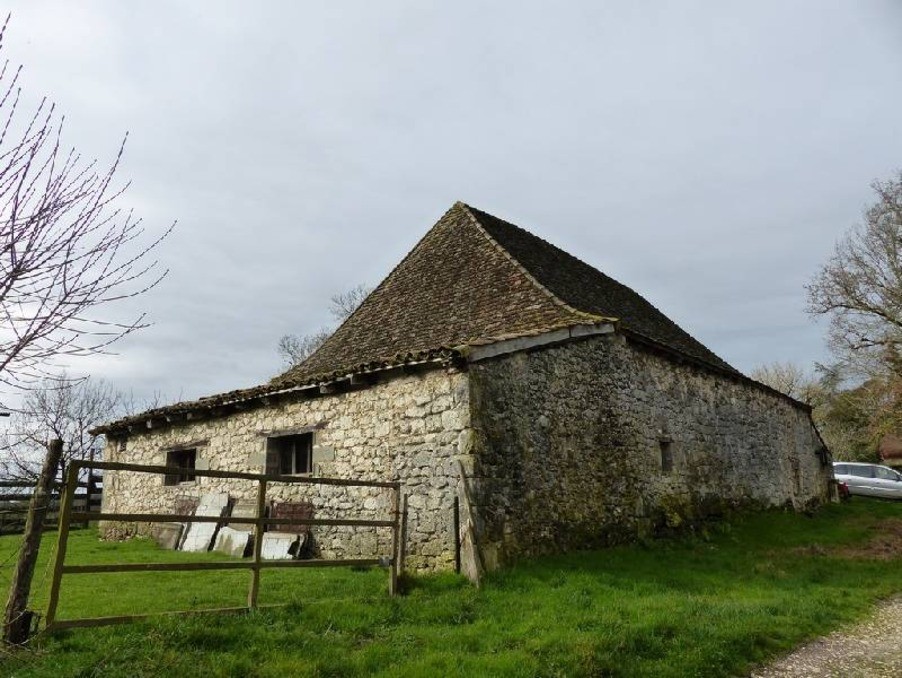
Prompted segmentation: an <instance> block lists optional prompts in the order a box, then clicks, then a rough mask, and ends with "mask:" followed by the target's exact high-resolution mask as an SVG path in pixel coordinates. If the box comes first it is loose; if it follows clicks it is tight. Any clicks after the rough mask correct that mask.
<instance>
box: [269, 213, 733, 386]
mask: <svg viewBox="0 0 902 678" xmlns="http://www.w3.org/2000/svg"><path fill="white" fill-rule="evenodd" d="M606 319H616V320H619V321H620V324H621V327H622V328H623V329H626V330H631V331H633V332H635V333H637V334H638V335H641V336H642V337H645V338H647V339H649V340H652V341H653V342H656V343H658V344H661V345H663V346H665V347H667V348H670V349H672V350H675V351H678V352H680V353H683V354H685V355H687V356H689V357H691V358H695V359H697V360H701V361H703V362H706V363H708V364H710V365H712V366H715V367H718V368H720V369H726V370H730V371H732V369H733V368H731V367H730V366H729V365H727V363H725V362H724V361H723V360H721V359H720V358H718V357H717V356H716V355H714V353H712V352H711V351H709V350H708V349H707V348H705V347H704V346H703V345H702V344H701V343H699V342H698V341H696V340H695V339H693V338H692V337H691V336H689V335H688V334H687V333H686V332H684V331H683V330H681V329H680V328H679V327H677V325H676V324H675V323H673V322H672V321H671V320H670V319H668V318H667V317H666V316H665V315H664V314H663V313H661V312H660V311H659V310H658V309H656V308H655V307H654V306H652V305H651V304H650V303H649V302H647V301H646V300H645V299H643V298H642V297H641V296H639V295H638V294H636V293H635V292H633V291H632V290H631V289H630V288H628V287H626V286H625V285H621V284H620V283H618V282H617V281H616V280H613V279H612V278H609V277H608V276H606V275H605V274H603V273H601V272H600V271H597V270H596V269H594V268H592V267H591V266H589V265H588V264H585V263H583V262H582V261H580V260H579V259H577V258H576V257H573V256H571V255H570V254H567V253H566V252H564V251H563V250H561V249H559V248H557V247H555V246H554V245H551V244H549V243H547V242H545V241H544V240H542V239H541V238H538V237H536V236H534V235H532V234H531V233H529V232H527V231H524V230H523V229H522V228H519V227H517V226H514V225H513V224H509V223H507V222H506V221H502V220H501V219H498V218H496V217H493V216H491V215H489V214H486V213H485V212H481V211H480V210H477V209H474V208H472V207H470V206H468V205H465V204H463V203H457V204H455V205H454V206H453V207H452V208H451V209H450V210H449V211H448V212H447V213H446V214H445V215H444V216H443V217H442V218H441V219H440V220H439V222H438V223H437V224H436V225H435V226H434V227H433V228H432V229H431V230H430V231H429V232H428V233H427V234H426V235H425V237H424V238H423V239H422V240H421V241H420V242H419V243H418V244H417V246H416V247H414V249H413V250H412V251H411V252H410V254H408V255H407V257H406V258H405V259H404V260H403V261H402V262H401V263H400V264H399V265H398V266H397V267H396V268H395V270H394V271H392V272H391V273H390V274H389V276H388V277H387V278H386V279H385V280H384V281H383V282H382V284H380V285H379V287H377V288H376V289H375V290H374V291H373V293H372V294H371V295H370V296H369V297H368V298H367V299H366V300H365V301H364V302H363V304H361V306H360V308H359V309H358V310H357V311H356V312H355V313H354V314H353V315H352V316H351V317H350V318H349V319H348V320H347V321H346V322H345V323H344V324H343V325H342V326H341V327H340V328H338V330H337V331H336V332H335V333H334V334H333V335H332V336H331V337H330V338H329V339H328V340H327V341H326V342H325V343H324V344H323V345H322V347H321V348H320V349H319V350H318V351H316V353H314V354H313V355H312V356H311V357H310V358H309V359H308V360H307V361H305V362H304V363H302V364H301V365H299V366H298V367H295V368H294V369H292V370H289V371H288V372H286V373H285V374H283V375H281V376H280V377H277V378H276V379H275V380H274V383H281V384H297V383H303V382H306V381H309V380H311V379H314V378H316V377H319V376H322V375H328V374H337V373H341V372H342V371H344V372H345V373H347V372H349V371H352V368H354V367H357V366H362V365H365V364H367V363H372V362H376V363H378V362H380V361H384V360H390V359H392V358H395V357H396V356H403V355H405V354H408V353H420V352H423V351H429V350H435V349H437V348H440V347H446V348H454V347H458V346H461V345H466V344H470V343H473V342H476V341H485V340H487V339H493V338H502V337H510V336H518V335H524V334H533V333H537V332H541V331H546V330H551V329H555V328H559V327H566V326H570V325H577V324H585V323H591V322H599V321H602V320H606Z"/></svg>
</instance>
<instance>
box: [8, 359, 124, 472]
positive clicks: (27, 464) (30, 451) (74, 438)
mask: <svg viewBox="0 0 902 678" xmlns="http://www.w3.org/2000/svg"><path fill="white" fill-rule="evenodd" d="M130 406H131V401H130V400H129V399H128V398H126V396H125V394H124V393H122V392H120V391H118V390H116V389H115V388H113V387H112V385H110V384H109V383H108V382H105V381H103V380H102V379H101V380H94V379H91V378H85V379H72V378H70V377H69V376H67V375H66V374H65V373H63V374H60V375H57V376H54V377H47V378H44V379H43V380H41V381H40V382H39V383H38V384H37V385H36V386H34V387H32V388H29V389H28V391H27V392H26V394H25V397H24V398H23V402H22V406H21V407H20V408H19V409H18V411H17V412H16V413H15V417H14V419H13V421H12V422H11V425H10V432H9V433H8V434H7V436H6V441H5V445H3V446H0V449H3V452H4V453H3V455H2V461H0V475H2V476H3V477H4V478H7V479H15V480H33V479H36V478H37V475H38V473H39V472H40V467H41V459H42V458H43V457H44V455H45V454H46V445H47V443H48V441H49V440H51V439H54V438H57V439H59V440H62V441H63V455H62V459H63V468H65V466H66V465H67V464H68V462H69V461H70V460H72V459H88V458H90V457H94V458H95V459H100V454H101V449H100V440H98V438H97V436H94V435H92V434H91V433H90V431H91V429H93V428H95V427H96V426H98V425H100V424H102V423H103V422H105V421H109V420H110V419H113V418H116V417H118V416H124V415H125V414H128V412H129V409H130Z"/></svg>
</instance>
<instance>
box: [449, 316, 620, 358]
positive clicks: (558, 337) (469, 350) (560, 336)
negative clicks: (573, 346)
mask: <svg viewBox="0 0 902 678" xmlns="http://www.w3.org/2000/svg"><path fill="white" fill-rule="evenodd" d="M616 331H617V326H616V324H615V321H613V320H612V321H605V322H599V323H590V324H585V325H571V326H569V327H562V328H560V329H556V330H551V331H550V332H542V333H539V334H530V335H521V336H517V337H510V338H502V339H499V340H496V341H492V342H474V343H472V344H469V345H467V346H466V347H464V348H462V349H460V351H461V353H462V354H463V355H465V356H466V358H467V362H471V363H477V362H479V361H481V360H488V359H489V358H496V357H498V356H502V355H508V354H510V353H517V352H519V351H529V350H530V349H534V348H541V347H545V346H552V345H554V344H563V343H566V342H568V341H571V340H573V339H579V338H582V337H593V336H597V335H601V334H614V332H616Z"/></svg>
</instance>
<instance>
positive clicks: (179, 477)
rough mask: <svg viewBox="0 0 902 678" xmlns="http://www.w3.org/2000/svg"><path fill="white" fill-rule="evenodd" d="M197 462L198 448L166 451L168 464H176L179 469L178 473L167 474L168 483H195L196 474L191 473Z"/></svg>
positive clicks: (166, 480)
mask: <svg viewBox="0 0 902 678" xmlns="http://www.w3.org/2000/svg"><path fill="white" fill-rule="evenodd" d="M196 464H197V450H196V449H195V450H175V451H173V452H167V453H166V466H175V467H177V468H178V469H179V471H178V473H169V474H167V475H166V479H165V484H166V485H181V484H182V483H193V482H194V480H195V477H196V476H195V475H194V474H193V473H191V471H193V470H194V469H195V465H196Z"/></svg>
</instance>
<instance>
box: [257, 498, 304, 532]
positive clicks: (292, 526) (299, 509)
mask: <svg viewBox="0 0 902 678" xmlns="http://www.w3.org/2000/svg"><path fill="white" fill-rule="evenodd" d="M270 516H271V517H272V519H276V520H280V521H281V520H282V519H285V518H294V522H291V523H282V522H278V523H267V524H268V525H275V526H276V528H275V529H274V530H273V532H289V533H292V534H301V533H305V532H309V531H310V529H309V527H310V525H309V523H307V522H305V521H308V520H311V519H312V518H313V504H312V503H310V502H309V501H280V502H275V503H274V504H273V505H272V508H271V510H270Z"/></svg>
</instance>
